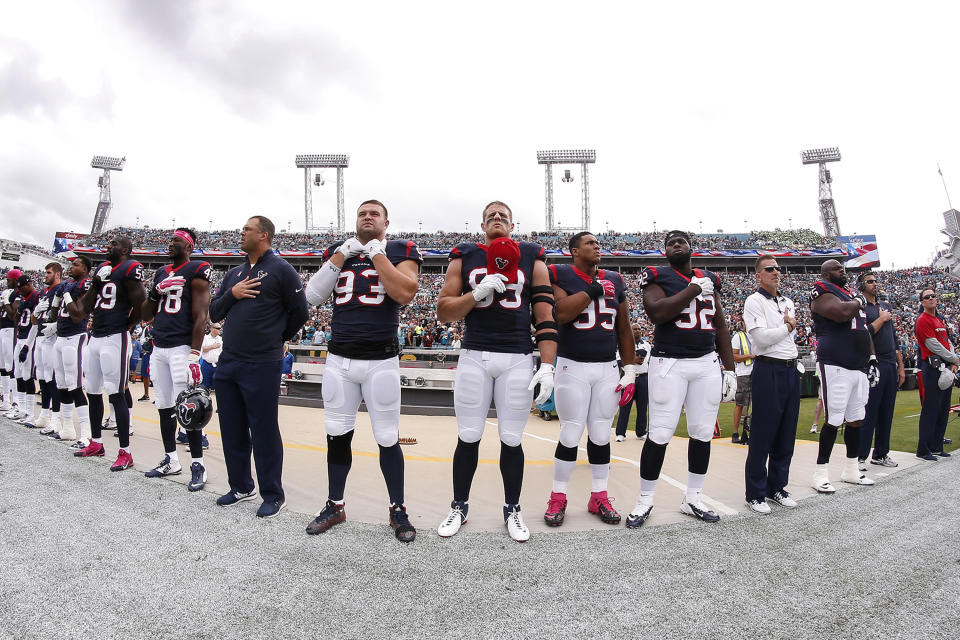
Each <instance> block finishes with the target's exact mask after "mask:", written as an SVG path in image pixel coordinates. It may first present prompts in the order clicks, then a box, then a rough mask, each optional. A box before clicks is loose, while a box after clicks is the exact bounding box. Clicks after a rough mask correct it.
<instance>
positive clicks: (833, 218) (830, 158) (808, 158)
mask: <svg viewBox="0 0 960 640" xmlns="http://www.w3.org/2000/svg"><path fill="white" fill-rule="evenodd" d="M800 159H801V161H802V162H803V164H816V165H820V220H821V222H823V235H825V236H826V237H828V238H836V237H837V236H839V235H840V221H839V220H838V219H837V207H836V205H835V204H834V202H833V190H832V189H831V188H830V183H831V182H833V178H832V177H831V176H830V171H829V170H828V169H827V163H828V162H838V161H839V160H840V149H838V148H837V147H825V148H823V149H807V150H806V151H801V152H800Z"/></svg>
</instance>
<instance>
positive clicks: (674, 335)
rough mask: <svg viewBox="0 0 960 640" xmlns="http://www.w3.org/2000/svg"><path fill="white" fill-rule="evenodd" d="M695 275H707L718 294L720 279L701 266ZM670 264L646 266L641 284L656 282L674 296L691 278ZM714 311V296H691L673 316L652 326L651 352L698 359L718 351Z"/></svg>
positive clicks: (645, 285) (705, 276)
mask: <svg viewBox="0 0 960 640" xmlns="http://www.w3.org/2000/svg"><path fill="white" fill-rule="evenodd" d="M693 275H695V276H696V277H698V278H710V280H711V281H713V290H714V291H715V292H716V295H719V294H720V278H719V277H717V274H715V273H713V272H711V271H704V270H703V269H694V270H693ZM691 277H692V276H685V275H684V274H682V273H680V272H679V271H677V270H676V269H674V268H672V267H647V268H646V269H644V270H643V274H642V275H641V276H640V286H641V287H644V288H645V287H648V286H650V285H651V284H655V285H657V286H659V287H660V288H661V289H663V292H664V293H665V294H667V297H669V296H674V295H676V294H678V293H680V292H681V291H683V290H684V289H686V288H687V287H689V286H690V278H691ZM716 313H717V307H716V302H714V297H713V296H704V297H703V300H700V299H699V298H694V299H693V300H691V301H690V303H689V304H688V305H687V306H686V308H684V310H683V311H681V312H680V314H679V315H677V316H676V317H675V318H670V319H669V320H667V321H666V322H664V323H663V324H658V325H656V326H655V327H654V329H653V353H652V354H650V355H653V356H657V357H660V358H699V357H700V356H703V355H706V354H708V353H711V352H713V351H716V350H717V330H716V329H715V328H714V327H713V316H714V315H716Z"/></svg>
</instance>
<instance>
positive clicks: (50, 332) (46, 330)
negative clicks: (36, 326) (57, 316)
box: [43, 322, 57, 338]
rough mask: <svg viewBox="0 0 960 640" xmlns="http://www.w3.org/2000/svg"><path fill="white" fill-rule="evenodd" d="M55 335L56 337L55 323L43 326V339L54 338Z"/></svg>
mask: <svg viewBox="0 0 960 640" xmlns="http://www.w3.org/2000/svg"><path fill="white" fill-rule="evenodd" d="M55 335H57V323H56V322H50V323H48V324H45V325H43V337H45V338H50V337H52V336H55Z"/></svg>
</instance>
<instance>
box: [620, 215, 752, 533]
mask: <svg viewBox="0 0 960 640" xmlns="http://www.w3.org/2000/svg"><path fill="white" fill-rule="evenodd" d="M663 245H664V254H665V255H666V258H667V262H668V263H669V265H670V266H669V267H647V268H646V269H644V270H643V273H642V274H641V276H640V286H641V287H642V288H643V308H644V311H645V312H646V314H647V316H648V317H649V318H650V321H651V322H653V324H654V325H655V326H654V330H653V351H652V352H651V357H650V369H649V373H648V376H647V377H648V384H649V386H650V428H649V433H648V435H647V440H646V442H644V444H643V452H642V453H641V455H640V497H639V498H638V499H637V504H636V506H635V507H634V508H633V511H631V512H630V515H629V516H628V517H627V527H629V528H631V529H635V528H637V527H640V526H642V525H643V523H644V522H646V520H647V518H648V517H649V516H650V512H651V511H652V510H653V494H654V491H655V490H656V487H657V480H658V479H659V478H660V470H661V469H662V468H663V458H664V456H665V455H666V452H667V444H668V443H669V442H670V438H672V437H673V434H674V432H675V431H676V430H677V422H678V421H679V419H680V410H681V409H683V410H684V411H685V413H686V416H687V432H688V434H689V435H690V440H689V443H688V445H687V460H688V463H687V464H688V467H687V469H688V473H687V488H686V495H685V496H684V499H683V502H681V503H680V511H681V512H682V513H685V514H687V515H691V516H694V517H696V518H699V519H700V520H703V521H705V522H717V521H719V520H720V516H718V515H717V514H715V513H714V512H713V511H711V510H710V509H708V508H707V507H706V506H705V505H704V504H703V501H702V499H701V493H702V490H703V481H704V479H705V478H706V474H707V466H708V465H709V462H710V440H711V438H712V437H713V428H714V425H715V424H716V421H717V410H718V409H719V408H720V402H721V401H727V402H729V401H730V400H733V397H734V395H735V394H736V391H737V376H736V373H735V372H734V364H733V349H732V348H731V343H730V331H729V330H728V329H727V324H726V321H725V319H724V316H723V309H722V308H721V305H720V295H719V292H720V278H718V277H717V276H716V274H714V273H711V272H710V271H704V270H702V269H694V268H693V266H692V265H691V263H690V258H691V256H692V255H693V250H692V249H691V248H690V236H688V235H687V234H686V233H685V232H683V231H670V232H668V233H667V234H666V236H664V239H663ZM718 352H719V355H718ZM721 361H722V362H723V369H722V370H721V367H720V363H721Z"/></svg>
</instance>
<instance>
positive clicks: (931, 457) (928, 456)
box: [917, 453, 937, 462]
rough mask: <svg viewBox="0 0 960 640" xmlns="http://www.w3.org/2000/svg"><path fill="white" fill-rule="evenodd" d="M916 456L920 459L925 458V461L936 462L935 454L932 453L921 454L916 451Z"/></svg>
mask: <svg viewBox="0 0 960 640" xmlns="http://www.w3.org/2000/svg"><path fill="white" fill-rule="evenodd" d="M917 457H918V458H920V459H921V460H926V461H927V462H936V461H937V456H935V455H933V454H932V453H925V454H923V455H920V454H919V453H918V454H917Z"/></svg>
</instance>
